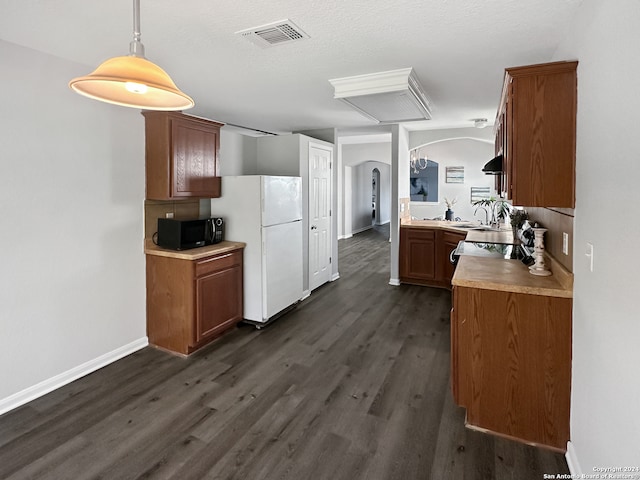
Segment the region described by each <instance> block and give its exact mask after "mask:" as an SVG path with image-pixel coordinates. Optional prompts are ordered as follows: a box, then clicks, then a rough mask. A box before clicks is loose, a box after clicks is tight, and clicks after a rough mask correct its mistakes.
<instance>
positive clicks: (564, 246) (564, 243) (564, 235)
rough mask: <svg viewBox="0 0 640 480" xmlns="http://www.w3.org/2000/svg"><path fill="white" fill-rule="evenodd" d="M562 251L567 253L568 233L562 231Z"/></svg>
mask: <svg viewBox="0 0 640 480" xmlns="http://www.w3.org/2000/svg"><path fill="white" fill-rule="evenodd" d="M562 253H564V254H565V255H569V234H568V233H567V232H562Z"/></svg>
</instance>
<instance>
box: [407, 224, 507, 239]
mask: <svg viewBox="0 0 640 480" xmlns="http://www.w3.org/2000/svg"><path fill="white" fill-rule="evenodd" d="M459 225H476V226H477V227H481V226H482V225H480V223H479V222H450V221H447V220H409V219H403V220H402V221H401V223H400V226H401V227H410V228H427V229H431V230H434V229H435V230H446V231H450V232H455V233H466V234H467V236H466V238H465V240H466V241H467V242H484V243H507V244H512V243H518V242H514V241H513V230H512V229H511V227H503V228H501V229H500V230H473V229H471V228H462V227H460V226H459Z"/></svg>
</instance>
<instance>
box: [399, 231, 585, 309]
mask: <svg viewBox="0 0 640 480" xmlns="http://www.w3.org/2000/svg"><path fill="white" fill-rule="evenodd" d="M474 223H475V222H450V221H446V220H408V219H405V220H402V222H401V227H410V228H426V229H435V230H446V231H451V232H456V233H466V234H467V236H466V237H465V240H466V241H467V242H481V243H507V244H512V243H518V242H514V241H513V240H514V239H513V232H512V229H511V228H510V227H503V228H502V229H500V230H490V231H484V230H473V229H469V228H461V227H458V226H457V225H470V224H474ZM477 225H478V226H480V224H479V223H478V224H477ZM545 262H546V265H547V268H549V269H550V270H551V271H552V272H553V275H551V276H548V277H540V276H536V275H532V274H531V273H529V267H527V266H526V265H525V264H524V263H522V262H521V261H520V260H505V259H501V258H486V257H476V256H470V255H462V256H461V257H460V259H459V260H458V264H457V265H456V270H455V273H454V275H453V279H452V281H451V284H452V285H453V286H460V287H472V288H481V289H486V290H499V291H505V292H515V293H524V294H529V295H546V296H550V297H563V298H572V297H573V274H572V273H571V272H569V271H567V270H566V269H565V268H564V267H563V266H562V265H560V264H559V263H558V262H557V261H556V260H555V259H554V258H553V257H551V256H550V255H548V254H545Z"/></svg>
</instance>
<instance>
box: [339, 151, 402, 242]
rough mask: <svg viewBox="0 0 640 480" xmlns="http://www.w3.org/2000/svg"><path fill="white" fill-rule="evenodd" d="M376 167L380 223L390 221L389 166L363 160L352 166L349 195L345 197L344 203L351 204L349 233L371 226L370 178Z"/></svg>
mask: <svg viewBox="0 0 640 480" xmlns="http://www.w3.org/2000/svg"><path fill="white" fill-rule="evenodd" d="M376 168H377V169H378V170H379V171H380V200H379V205H380V207H381V211H380V224H384V223H388V222H389V221H390V211H391V191H390V190H391V176H390V175H391V166H390V165H388V164H386V163H380V162H364V163H361V164H359V165H355V166H354V167H352V180H351V196H350V198H345V203H350V204H351V205H350V210H351V230H349V232H351V234H353V233H358V232H362V231H364V230H367V229H369V228H371V225H372V220H373V219H372V215H371V214H372V193H373V191H372V179H373V170H374V169H376ZM349 200H351V201H350V202H349ZM347 234H348V233H347Z"/></svg>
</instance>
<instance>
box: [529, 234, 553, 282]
mask: <svg viewBox="0 0 640 480" xmlns="http://www.w3.org/2000/svg"><path fill="white" fill-rule="evenodd" d="M546 231H547V229H546V228H540V227H534V228H533V235H534V237H533V257H534V258H535V261H536V263H534V264H533V265H531V266H530V267H529V273H531V274H532V275H538V276H541V277H548V276H549V275H551V271H550V270H548V269H547V267H546V265H545V264H544V232H546Z"/></svg>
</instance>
